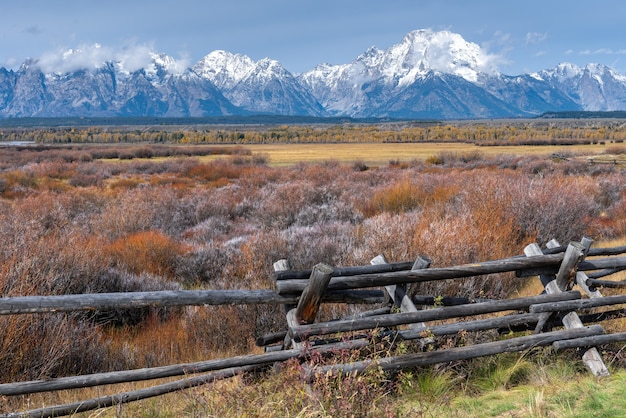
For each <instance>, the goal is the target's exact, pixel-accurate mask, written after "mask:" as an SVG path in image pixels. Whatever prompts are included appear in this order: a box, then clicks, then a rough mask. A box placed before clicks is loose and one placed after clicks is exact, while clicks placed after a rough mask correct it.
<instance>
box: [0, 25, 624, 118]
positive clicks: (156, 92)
mask: <svg viewBox="0 0 626 418" xmlns="http://www.w3.org/2000/svg"><path fill="white" fill-rule="evenodd" d="M564 110H593V111H596V110H607V111H609V110H626V76H624V75H621V74H618V73H617V72H615V71H614V70H612V69H611V68H609V67H606V66H604V65H601V64H589V65H587V66H585V67H584V68H580V67H577V66H575V65H573V64H568V63H562V64H559V65H557V66H556V67H555V68H553V69H546V70H542V71H539V72H536V73H532V74H522V75H517V76H509V75H505V74H501V73H500V72H498V71H497V60H496V57H494V56H492V55H489V54H488V53H486V52H485V51H484V50H483V49H482V48H481V47H480V46H478V45H477V44H474V43H472V42H468V41H466V40H465V39H463V37H461V35H459V34H456V33H452V32H449V31H441V32H435V31H432V30H417V31H413V32H410V33H408V34H406V35H405V36H404V38H403V39H402V40H401V41H400V42H399V43H397V44H395V45H392V46H391V47H389V48H387V49H385V50H382V49H379V48H377V47H371V48H369V49H367V50H366V51H364V52H363V53H362V54H361V55H359V56H358V57H356V58H355V59H354V60H353V61H352V62H350V63H349V64H339V65H330V64H320V65H318V66H316V67H315V68H313V69H311V70H309V71H306V72H304V73H302V74H299V75H295V74H292V73H290V72H289V71H287V70H286V69H285V68H284V67H283V66H282V65H281V64H280V63H279V62H278V61H276V60H273V59H271V58H264V59H261V60H259V61H256V62H255V61H254V60H252V59H251V58H250V57H247V56H245V55H242V54H233V53H230V52H227V51H213V52H211V53H209V54H208V55H206V56H205V57H204V58H202V59H201V60H200V61H198V62H197V63H195V64H193V65H191V66H187V65H186V64H184V63H183V62H178V61H176V60H175V59H173V58H172V57H170V56H168V55H165V54H157V53H154V52H152V51H148V50H141V51H139V53H131V52H130V51H126V52H122V53H119V54H113V53H111V51H109V50H107V49H106V48H102V47H101V46H100V45H95V46H94V47H93V48H92V49H91V50H81V49H77V50H69V51H65V52H63V54H60V55H57V56H44V57H41V58H39V59H28V60H26V61H25V62H24V63H23V64H22V66H21V67H20V68H19V69H18V70H15V71H14V70H7V69H5V68H0V118H2V117H25V116H48V117H57V116H58V117H65V116H220V115H243V114H253V113H264V114H279V115H308V116H350V117H389V118H434V119H459V118H499V117H524V116H533V115H538V114H541V113H544V112H548V111H564Z"/></svg>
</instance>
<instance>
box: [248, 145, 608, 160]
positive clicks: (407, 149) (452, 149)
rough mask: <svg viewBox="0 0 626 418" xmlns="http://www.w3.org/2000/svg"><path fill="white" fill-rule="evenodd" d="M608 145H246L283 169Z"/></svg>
mask: <svg viewBox="0 0 626 418" xmlns="http://www.w3.org/2000/svg"><path fill="white" fill-rule="evenodd" d="M610 146H611V144H608V145H607V144H591V145H572V146H567V147H566V146H562V145H546V146H512V145H511V146H477V145H473V144H468V143H452V142H445V143H384V144H263V145H256V144H253V145H247V146H246V148H247V149H249V150H251V151H252V152H253V153H259V154H265V155H267V156H268V157H269V163H270V165H274V166H285V165H292V164H295V163H298V162H320V161H324V160H336V161H339V162H342V163H351V162H355V161H362V162H363V163H365V164H368V165H372V166H382V165H385V164H388V163H389V162H390V161H398V162H409V161H411V160H420V161H425V160H427V159H429V158H432V157H434V156H436V155H438V154H440V153H457V154H467V155H471V154H476V153H478V154H481V155H484V156H496V155H505V154H510V155H538V156H549V155H552V154H563V153H566V154H568V155H570V154H571V153H576V154H584V155H595V154H601V153H603V152H604V151H605V150H606V148H607V147H610Z"/></svg>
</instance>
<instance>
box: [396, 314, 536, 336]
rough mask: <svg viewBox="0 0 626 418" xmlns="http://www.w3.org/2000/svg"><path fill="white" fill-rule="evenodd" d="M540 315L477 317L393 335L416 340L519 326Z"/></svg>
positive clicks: (529, 322)
mask: <svg viewBox="0 0 626 418" xmlns="http://www.w3.org/2000/svg"><path fill="white" fill-rule="evenodd" d="M540 315H541V314H532V313H524V314H512V315H504V316H499V317H496V318H488V319H477V320H473V321H463V322H455V323H452V324H443V325H434V326H431V327H427V328H426V329H425V330H413V329H410V330H403V331H397V332H396V333H394V334H393V335H394V336H395V335H397V336H398V337H400V338H402V339H403V340H415V339H418V338H423V337H424V335H429V336H430V335H432V336H435V337H440V336H443V335H454V334H458V333H459V332H461V331H466V332H476V331H485V330H489V329H496V328H507V327H513V326H519V325H522V324H535V323H537V320H538V319H539V317H540Z"/></svg>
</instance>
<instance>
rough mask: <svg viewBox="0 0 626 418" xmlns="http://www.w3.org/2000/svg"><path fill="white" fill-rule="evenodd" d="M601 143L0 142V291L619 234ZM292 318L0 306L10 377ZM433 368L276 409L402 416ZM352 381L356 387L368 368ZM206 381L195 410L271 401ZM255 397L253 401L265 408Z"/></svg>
mask: <svg viewBox="0 0 626 418" xmlns="http://www.w3.org/2000/svg"><path fill="white" fill-rule="evenodd" d="M365 133H366V132H364V133H363V134H365ZM11 139H15V138H11ZM432 145H433V144H429V146H432ZM592 145H593V144H592ZM597 145H598V144H596V148H594V149H593V151H587V154H589V155H584V154H581V152H582V151H580V150H574V149H573V148H568V147H567V146H560V148H559V149H558V150H550V151H549V152H545V149H544V150H542V152H524V148H519V149H518V150H517V152H515V151H514V150H510V152H507V153H488V152H477V151H475V150H470V151H463V150H461V149H459V150H457V149H455V150H454V151H450V150H448V151H445V150H444V151H435V152H433V153H430V154H428V155H426V154H423V155H421V157H422V158H412V159H410V160H409V159H402V158H393V159H390V160H389V161H387V162H386V163H385V162H382V163H381V161H380V156H376V158H377V161H378V163H377V164H372V163H371V161H374V160H373V159H369V158H368V156H367V155H364V154H363V153H359V154H357V153H355V155H353V156H348V157H346V155H345V153H348V152H350V151H349V148H346V149H344V151H343V153H342V154H341V158H339V156H337V158H326V159H325V158H322V159H321V160H319V161H315V160H310V161H307V162H297V161H295V160H297V155H298V148H297V145H292V146H293V147H294V148H293V150H294V154H293V155H295V157H293V158H294V161H291V162H290V161H281V162H280V164H273V159H272V151H271V148H269V149H265V150H262V151H256V150H255V148H254V147H253V146H251V147H250V148H246V146H245V145H238V146H234V145H224V144H222V145H220V147H215V146H209V145H184V146H183V145H179V144H154V143H149V142H144V143H142V144H140V145H133V146H130V145H125V144H116V145H102V144H101V145H95V144H91V145H45V146H44V145H37V146H24V147H22V146H20V147H3V148H1V149H0V242H2V247H1V248H0V286H1V289H2V293H1V295H2V296H4V297H8V296H24V295H51V294H71V293H95V292H117V291H121V292H122V291H140V290H161V289H195V288H202V289H260V288H271V287H272V283H271V280H270V277H271V273H272V264H273V262H275V261H277V260H279V259H282V258H287V259H289V260H290V261H291V263H292V266H293V268H294V269H307V268H311V266H313V265H315V264H317V263H319V262H326V263H328V264H331V265H334V266H348V265H366V264H368V263H369V260H370V259H371V258H372V257H374V256H376V255H378V254H381V253H382V254H385V255H386V257H387V259H388V260H389V261H410V260H413V259H414V258H415V257H416V256H417V255H418V254H426V255H428V256H429V257H430V258H432V260H433V266H447V265H455V264H461V263H468V262H475V261H483V260H491V259H496V258H502V257H508V256H512V255H517V254H521V251H522V249H523V248H524V246H525V245H526V244H528V243H531V242H538V243H540V244H545V242H547V241H548V240H550V239H551V238H556V239H558V240H559V241H561V242H564V243H566V242H568V241H570V240H579V239H580V238H581V237H582V236H588V237H591V238H593V239H594V240H596V242H601V241H608V240H623V239H624V237H626V168H625V167H624V165H623V164H622V165H620V163H619V158H621V156H622V155H624V154H626V150H625V148H624V147H623V146H622V145H619V144H612V143H611V142H610V141H609V140H607V141H606V143H604V144H602V147H601V148H598V146H597ZM281 146H282V147H286V146H288V145H281ZM306 146H307V147H311V146H314V145H311V144H308V145H306ZM386 146H387V144H384V143H379V144H377V145H376V146H374V145H371V146H370V147H369V148H368V149H369V150H370V151H368V152H370V153H374V154H375V153H381V154H383V153H384V152H385V147H386ZM389 146H391V147H393V146H397V145H396V144H389ZM539 148H540V147H539ZM253 150H254V151H253ZM507 151H509V150H507ZM592 154H593V155H595V156H596V157H598V156H602V155H607V154H610V155H613V156H618V157H619V158H618V157H612V159H609V160H607V161H605V162H603V163H595V164H591V163H590V162H589V161H588V159H587V158H586V157H588V156H590V155H592ZM207 156H210V158H207ZM524 280H526V279H524ZM526 285H527V282H525V281H521V279H517V278H515V277H514V276H513V275H510V276H506V277H502V278H499V279H498V280H492V278H489V277H487V278H482V279H480V280H467V281H463V282H462V283H447V284H445V287H444V285H443V284H428V285H423V286H421V287H419V288H413V289H412V291H413V292H417V293H420V294H426V295H435V296H438V295H445V296H456V295H460V296H470V297H479V296H480V297H494V298H503V297H507V296H509V295H512V294H514V293H515V292H520V291H521V290H522V289H523V288H524V287H525V286H526ZM343 309H345V308H344V307H340V306H327V307H325V313H326V314H327V315H335V316H336V315H337V314H338V312H339V311H341V310H343ZM284 321H285V317H284V311H283V309H282V307H281V308H272V307H267V306H230V307H201V308H188V309H158V310H156V309H153V310H148V309H146V310H139V309H137V310H132V311H118V312H93V313H76V314H50V315H22V316H2V317H0V334H1V335H3V338H2V342H1V343H0V379H1V381H2V383H5V382H14V381H22V380H34V379H45V378H50V377H57V376H68V375H78V374H85V373H93V372H99V371H108V370H120V369H129V368H139V367H151V366H159V365H167V364H174V363H180V362H188V361H196V360H203V359H208V358H214V357H225V356H229V355H234V354H243V353H249V352H252V351H254V350H255V347H254V338H255V337H256V336H259V335H262V334H264V333H267V332H270V331H276V330H280V329H283V328H284V326H285V323H284ZM256 350H258V349H256ZM294 367H295V366H294ZM285 373H286V374H284V375H282V377H281V378H276V377H274V378H273V379H274V380H269V381H264V382H263V383H259V382H257V385H256V389H254V390H255V392H252V393H246V394H245V395H241V399H239V400H238V401H237V402H244V401H243V399H246V397H255V396H258V397H259V398H260V399H262V398H263V397H267V396H268V395H267V393H265V394H262V393H258V392H259V391H262V390H267V391H269V392H271V391H274V392H275V391H276V390H275V388H274V389H272V388H271V386H272V384H274V385H277V386H281V385H288V384H289V383H288V382H291V381H292V380H294V379H295V377H294V376H295V374H294V373H295V372H294V371H293V370H291V369H288V370H287V371H286V372H285ZM290 373H291V374H290ZM422 378H423V377H421V378H420V377H419V376H418V375H417V374H416V375H415V376H412V377H407V375H404V377H403V379H405V380H402V381H401V382H400V383H401V384H400V383H398V384H395V385H387V386H385V387H384V388H383V389H380V390H378V391H376V390H375V391H373V392H372V393H371V394H368V395H367V396H365V395H363V396H356V397H354V399H352V400H350V401H345V400H344V401H345V402H343V401H342V402H339V401H338V400H337V393H343V392H342V390H344V391H345V390H346V389H345V387H344V388H343V389H341V388H334V387H333V384H332V382H327V384H325V385H323V386H321V387H322V390H321V393H322V394H324V396H326V397H325V398H323V399H322V400H321V401H320V402H321V404H320V405H321V406H319V405H318V408H321V409H315V408H314V407H313V406H311V405H305V404H306V400H303V399H301V397H295V398H297V399H299V400H298V402H301V404H298V402H294V405H291V406H285V405H283V408H285V409H283V410H282V411H283V412H285V411H288V414H287V415H298V411H305V410H308V412H301V414H303V415H305V416H308V415H307V414H308V413H309V412H310V413H311V416H316V413H319V415H324V413H327V414H328V415H329V416H330V415H333V411H334V413H336V414H335V416H337V415H349V413H348V411H349V410H351V408H352V409H353V410H355V411H356V409H354V408H357V404H362V403H363V402H369V403H370V406H371V408H370V409H371V412H372V413H376V412H380V413H383V412H385V411H389V414H390V415H391V416H394V415H396V413H398V411H395V412H394V410H393V408H394V401H393V398H394V396H396V395H398V394H399V393H400V392H401V391H398V390H397V389H398V388H405V390H407V389H406V388H407V387H409V386H411V387H412V385H418V384H420V380H419V379H422ZM467 378H469V376H467ZM370 379H372V377H371V376H370ZM407 379H409V380H407ZM410 379H414V380H410ZM383 380H384V379H383ZM272 382H273V383H272ZM422 383H423V384H427V383H424V382H422ZM240 384H241V385H245V382H240ZM351 384H352V385H354V387H353V389H354V391H357V392H358V391H359V390H362V388H361V386H362V385H370V384H372V382H371V381H361V382H359V381H355V382H351ZM430 384H434V383H432V382H431V383H430ZM231 385H234V383H233V384H231ZM360 385H361V386H360ZM281 387H282V386H281ZM263 388H266V389H263ZM394 388H395V389H394ZM230 390H233V391H235V392H238V391H240V389H234V388H233V386H229V384H224V385H223V386H222V388H221V391H220V393H222V394H227V393H228V392H229V391H230ZM383 392H384V393H390V394H391V395H392V396H390V397H389V399H390V400H386V399H382V398H380V399H379V398H376V396H378V394H381V393H383ZM48 396H49V397H48V398H45V397H44V395H40V396H33V397H32V399H30V398H29V399H26V398H20V399H0V409H2V410H4V409H9V410H13V409H20V410H21V409H23V408H26V406H27V405H31V407H32V406H33V403H35V404H37V402H41V403H47V404H50V403H53V402H59V401H63V399H64V398H63V397H64V396H68V395H67V394H65V395H63V394H61V395H48ZM54 396H57V398H55V397H54ZM207 396H209V397H210V395H208V394H206V393H204V392H202V391H197V392H193V394H192V395H189V397H191V398H193V401H192V403H194V405H196V407H197V408H198V411H200V412H199V413H198V416H202V415H205V414H209V413H208V412H207V411H215V413H216V414H217V412H219V411H222V412H224V411H228V410H229V408H230V410H231V411H232V410H233V408H234V409H237V407H241V408H246V407H249V408H255V407H254V406H253V405H255V403H257V404H258V403H259V402H260V399H257V398H254V399H248V400H247V401H245V402H244V403H246V402H247V404H246V405H247V406H246V405H243V404H239V403H237V404H236V405H233V404H232V403H230V404H229V402H232V401H228V400H224V399H221V398H219V397H216V398H212V399H210V400H207V399H208V398H207ZM216 396H217V395H216ZM224 396H226V395H224ZM237 396H239V395H237ZM272 396H277V394H276V393H273V395H272ZM285 396H289V395H288V393H285ZM59 397H60V398H59ZM295 398H294V399H295ZM199 399H202V400H199ZM284 401H285V399H284V398H281V399H276V400H273V402H277V403H281V402H282V403H284ZM346 402H347V403H346ZM282 403H281V405H282ZM237 405H238V406H237ZM203 408H205V409H203ZM311 408H313V409H311ZM390 408H391V409H390ZM183 409H184V407H183ZM253 410H255V409H251V410H249V411H248V412H247V413H244V415H254V413H253V412H252V411H253ZM256 410H257V411H262V408H261V407H258V408H257V409H256ZM203 411H204V413H205V414H203ZM278 411H279V412H280V409H279V410H278ZM320 411H322V412H324V413H322V412H320ZM275 413H277V412H275ZM171 414H172V415H174V416H176V415H177V414H178V413H177V412H172V413H171ZM259 414H260V412H259ZM189 415H193V413H189ZM267 415H268V414H265V416H267ZM279 415H281V416H284V414H279Z"/></svg>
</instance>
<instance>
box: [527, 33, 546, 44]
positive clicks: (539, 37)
mask: <svg viewBox="0 0 626 418" xmlns="http://www.w3.org/2000/svg"><path fill="white" fill-rule="evenodd" d="M546 39H548V34H547V33H539V32H528V33H527V34H526V45H536V44H540V43H542V42H544V41H545V40H546Z"/></svg>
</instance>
